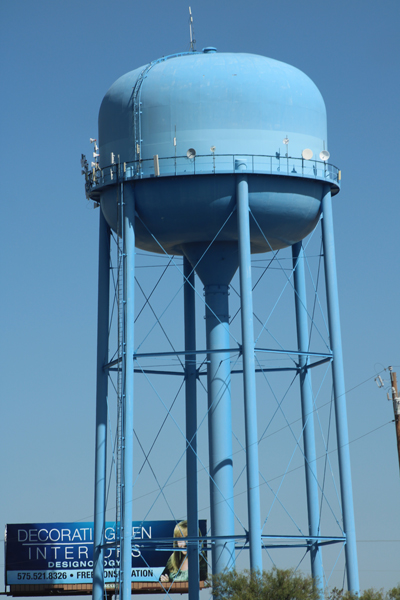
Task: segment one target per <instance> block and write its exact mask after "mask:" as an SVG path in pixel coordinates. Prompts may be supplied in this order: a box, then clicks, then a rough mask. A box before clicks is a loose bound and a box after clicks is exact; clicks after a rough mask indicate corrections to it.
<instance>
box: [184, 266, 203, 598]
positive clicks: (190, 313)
mask: <svg viewBox="0 0 400 600" xmlns="http://www.w3.org/2000/svg"><path fill="white" fill-rule="evenodd" d="M183 274H184V318H185V350H186V352H188V354H186V355H185V400H186V440H187V442H186V443H187V449H186V503H187V522H188V536H189V537H197V536H198V514H199V513H198V493H197V391H196V383H197V372H196V354H194V353H193V354H190V352H191V351H192V352H194V351H195V350H196V315H195V290H194V285H195V283H194V270H193V269H192V267H191V265H190V263H189V261H188V260H187V258H185V259H184V261H183ZM188 563H189V572H190V577H189V596H190V600H198V598H199V584H198V582H199V580H200V567H199V544H198V542H196V543H193V542H192V543H191V544H188Z"/></svg>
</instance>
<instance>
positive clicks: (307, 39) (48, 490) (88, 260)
mask: <svg viewBox="0 0 400 600" xmlns="http://www.w3.org/2000/svg"><path fill="white" fill-rule="evenodd" d="M188 5H189V3H188V2H183V1H182V0H169V1H168V2H161V1H158V2H157V1H156V2H152V3H145V2H137V1H136V2H135V1H134V0H130V1H129V0H119V1H118V2H113V3H112V2H105V1H104V0H96V1H94V0H85V1H84V2H81V1H78V0H69V1H68V2H58V1H55V0H36V1H35V2H32V1H28V0H2V2H1V3H0V44H1V56H2V61H1V67H0V68H1V82H2V95H1V114H0V119H1V165H2V186H1V190H2V204H3V207H4V214H3V218H2V220H1V225H0V227H1V240H2V244H3V252H2V260H1V274H2V275H1V278H2V293H1V304H2V311H1V317H2V325H1V362H0V364H1V380H0V381H1V384H0V385H1V419H0V444H1V446H0V456H1V461H0V480H1V482H2V493H1V497H0V521H1V522H0V526H3V525H5V524H6V523H18V522H51V521H81V520H82V521H91V520H92V518H93V471H94V411H95V406H94V394H95V361H96V312H97V306H96V305H97V244H98V241H97V239H98V212H97V211H94V210H93V209H92V208H91V207H90V205H89V203H88V202H87V201H86V199H85V196H84V189H83V178H82V177H81V174H80V164H79V160H80V155H81V153H82V152H84V153H86V154H88V155H90V152H91V147H90V144H89V138H90V137H97V136H96V134H97V114H98V109H99V106H100V102H101V100H102V98H103V96H104V94H105V92H106V91H107V89H108V88H109V87H110V85H111V84H112V83H113V82H114V81H115V80H116V79H117V78H118V77H119V76H121V75H123V74H124V73H126V72H127V71H130V70H132V69H134V68H137V67H139V66H141V65H144V64H146V63H148V62H149V61H151V60H153V59H156V58H158V57H160V56H163V55H168V54H172V53H175V52H181V51H185V50H189V29H188ZM191 7H192V12H193V15H194V26H195V37H196V40H197V48H198V49H202V48H203V47H205V46H211V45H212V46H216V47H217V48H218V50H219V51H221V52H223V51H233V52H250V53H255V54H261V55H265V56H269V57H272V58H275V59H278V60H281V61H284V62H287V63H290V64H292V65H294V66H296V67H298V68H299V69H301V70H302V71H304V72H305V73H306V74H307V75H308V76H309V77H311V79H312V80H313V81H314V82H315V83H316V85H317V86H318V87H319V89H320V91H321V93H322V95H323V97H324V100H325V103H326V106H327V112H328V127H329V151H330V153H331V159H332V162H333V163H334V164H335V165H337V166H338V167H340V168H341V169H342V173H343V178H342V191H341V193H340V194H339V196H336V197H335V199H334V219H335V235H336V251H337V265H338V280H339V292H340V308H341V318H342V334H343V346H344V358H345V374H346V388H347V390H348V398H347V400H348V415H349V436H350V440H351V441H352V443H351V447H350V450H351V457H352V473H353V485H354V503H355V515H356V530H357V538H358V557H359V568H360V582H361V587H362V588H363V589H364V588H367V587H371V586H374V587H377V588H380V587H386V588H388V587H391V586H394V585H396V584H397V583H398V582H399V580H400V568H399V562H400V561H399V556H400V517H399V506H400V479H399V466H398V461H397V453H396V444H395V432H394V424H393V423H391V420H392V419H393V410H392V405H391V403H390V402H388V401H387V400H386V390H383V389H378V387H377V386H376V384H375V383H374V377H375V375H376V374H377V373H378V372H379V373H380V374H381V376H382V378H383V380H384V383H385V387H386V388H387V387H388V384H389V376H388V371H387V370H386V371H384V370H383V369H385V368H387V367H388V366H389V365H393V367H394V370H395V371H397V373H398V378H399V380H400V350H399V337H400V336H399V333H400V327H399V319H400V311H399V296H400V277H399V248H398V246H399V243H398V242H399V216H400V207H399V193H398V185H397V178H396V174H397V173H398V151H397V142H396V139H397V136H398V132H399V131H400V118H399V112H400V111H399V96H400V94H399V92H400V83H399V77H398V74H399V56H400V44H399V29H400V3H399V2H398V0H383V1H382V2H372V1H370V0H364V1H362V2H361V1H360V0H350V1H349V0H347V1H346V0H337V1H336V2H334V3H323V2H320V1H319V2H317V1H316V0H309V1H308V2H299V1H295V0H281V1H280V2H270V1H265V0H264V1H261V0H247V1H246V2H238V1H237V0H230V1H229V2H228V1H219V0H217V1H214V2H211V1H210V0H201V1H200V0H191ZM148 485H149V486H150V487H151V485H152V484H151V483H149V484H148ZM153 516H154V518H156V516H155V515H153ZM164 516H165V515H163V517H164ZM110 518H111V515H110ZM1 552H2V550H1ZM2 557H3V554H1V558H0V563H3V562H4V561H3V558H2ZM0 573H1V577H2V576H3V566H2V564H0ZM338 577H339V576H338ZM336 584H337V585H339V580H338V581H337V582H336ZM0 587H1V588H2V587H3V583H2V582H0Z"/></svg>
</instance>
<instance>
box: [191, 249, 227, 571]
mask: <svg viewBox="0 0 400 600" xmlns="http://www.w3.org/2000/svg"><path fill="white" fill-rule="evenodd" d="M182 249H183V252H184V253H185V256H186V257H187V258H188V260H189V261H190V263H191V264H192V266H193V267H194V268H195V269H196V272H197V274H198V276H199V277H200V279H201V280H202V282H203V284H204V294H205V302H206V341H207V350H208V351H209V354H208V355H207V385H208V436H209V461H210V505H211V536H212V537H213V538H215V539H214V540H213V552H212V570H213V573H214V574H217V573H221V572H222V571H224V570H225V569H233V568H234V566H235V540H234V530H235V528H234V507H233V463H232V416H231V371H230V358H231V357H230V352H229V348H230V335H229V306H228V289H229V282H230V281H231V279H232V277H233V275H234V273H235V271H236V269H237V246H236V244H235V243H232V242H215V243H214V244H213V245H212V246H210V247H209V248H207V245H206V244H203V243H194V244H184V245H183V246H182Z"/></svg>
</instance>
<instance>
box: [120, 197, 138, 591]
mask: <svg viewBox="0 0 400 600" xmlns="http://www.w3.org/2000/svg"><path fill="white" fill-rule="evenodd" d="M121 194H123V198H122V206H123V216H122V218H123V251H124V257H123V262H124V268H123V271H124V281H123V300H124V326H123V330H124V335H123V340H122V341H123V345H124V347H123V369H122V372H123V397H122V401H123V420H124V425H123V432H124V440H123V448H124V452H123V457H124V458H123V494H122V498H123V501H122V518H121V521H122V522H121V570H122V582H121V585H122V588H121V592H122V593H121V600H127V599H128V598H130V597H131V578H130V570H131V561H132V559H131V553H132V531H131V523H132V502H133V420H134V402H133V352H134V345H133V339H134V322H135V318H134V308H135V304H134V292H135V230H134V223H135V199H134V196H133V190H132V188H129V187H128V188H127V189H124V187H123V186H121Z"/></svg>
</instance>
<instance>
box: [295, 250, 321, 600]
mask: <svg viewBox="0 0 400 600" xmlns="http://www.w3.org/2000/svg"><path fill="white" fill-rule="evenodd" d="M292 256H293V269H294V272H293V277H294V291H295V306H296V324H297V342H298V347H299V350H300V351H301V352H307V351H308V350H309V336H308V326H307V295H306V281H305V266H304V250H303V245H302V243H301V242H297V243H296V244H294V245H293V246H292ZM299 376H300V395H301V411H302V421H303V441H304V460H305V471H306V488H307V510H308V530H309V533H310V535H311V536H313V538H315V537H318V536H319V535H320V514H319V502H318V479H317V464H316V452H315V431H314V412H313V411H314V406H313V392H312V383H311V373H310V371H309V370H308V358H307V357H306V356H305V355H304V354H302V355H299ZM309 550H310V558H311V573H312V576H313V577H314V578H316V579H317V580H318V586H319V590H320V596H321V599H322V600H323V598H324V580H323V568H322V556H321V549H320V548H319V545H318V542H317V541H316V540H315V539H314V540H312V541H310V542H309Z"/></svg>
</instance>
